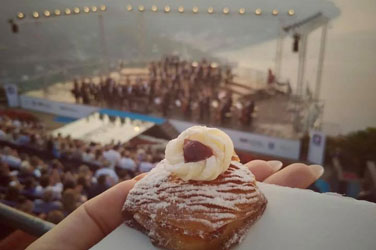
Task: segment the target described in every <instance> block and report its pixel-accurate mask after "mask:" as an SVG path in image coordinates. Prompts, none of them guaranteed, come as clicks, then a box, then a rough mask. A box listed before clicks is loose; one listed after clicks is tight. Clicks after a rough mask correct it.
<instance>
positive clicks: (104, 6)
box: [99, 4, 107, 11]
mask: <svg viewBox="0 0 376 250" xmlns="http://www.w3.org/2000/svg"><path fill="white" fill-rule="evenodd" d="M99 9H100V10H101V11H106V10H107V7H106V5H104V4H103V5H101V6H99Z"/></svg>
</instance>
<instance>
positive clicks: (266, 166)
mask: <svg viewBox="0 0 376 250" xmlns="http://www.w3.org/2000/svg"><path fill="white" fill-rule="evenodd" d="M245 165H246V166H247V167H248V168H249V170H251V172H252V173H253V174H254V176H255V177H256V180H257V181H263V180H265V179H266V178H267V177H269V176H270V175H272V174H274V173H275V172H277V171H278V170H280V169H281V167H282V165H283V164H282V162H280V161H263V160H253V161H250V162H248V163H246V164H245Z"/></svg>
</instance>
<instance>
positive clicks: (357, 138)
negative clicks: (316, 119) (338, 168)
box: [326, 127, 376, 176]
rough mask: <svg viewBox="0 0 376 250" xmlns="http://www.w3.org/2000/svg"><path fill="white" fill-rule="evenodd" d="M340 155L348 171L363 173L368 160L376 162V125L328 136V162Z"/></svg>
mask: <svg viewBox="0 0 376 250" xmlns="http://www.w3.org/2000/svg"><path fill="white" fill-rule="evenodd" d="M334 155H339V156H340V159H341V164H342V165H343V166H344V168H345V170H346V171H352V172H355V173H357V174H359V175H360V176H362V175H363V173H364V170H365V168H366V162H367V161H370V160H371V161H375V162H376V127H374V128H367V129H365V130H361V131H357V132H353V133H350V134H348V135H345V136H337V137H328V138H327V141H326V163H327V164H330V163H331V162H330V161H331V158H332V156H334Z"/></svg>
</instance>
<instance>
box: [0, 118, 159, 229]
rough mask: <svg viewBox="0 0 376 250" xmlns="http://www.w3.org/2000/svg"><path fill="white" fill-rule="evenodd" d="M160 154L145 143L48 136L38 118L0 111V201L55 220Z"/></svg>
mask: <svg viewBox="0 0 376 250" xmlns="http://www.w3.org/2000/svg"><path fill="white" fill-rule="evenodd" d="M29 149H33V151H31V152H40V154H37V155H38V156H39V157H38V156H37V155H34V154H30V151H29ZM161 154H163V152H162V151H161V150H155V149H153V148H152V147H150V146H149V145H148V144H141V145H137V146H134V145H131V143H127V144H122V145H120V144H119V145H117V144H116V145H115V144H108V145H101V144H98V143H94V142H85V141H81V140H76V139H72V138H70V137H69V136H67V137H63V136H61V135H57V136H56V137H53V136H51V135H49V134H48V133H47V131H46V130H45V128H44V126H43V125H41V124H39V123H38V122H24V121H22V120H17V122H14V121H13V120H12V119H10V118H9V117H7V116H1V115H0V201H1V202H2V203H4V204H7V205H10V206H12V207H15V208H18V209H20V210H22V211H25V212H27V213H30V214H34V215H36V216H39V217H40V218H43V219H46V220H49V221H51V222H54V223H57V222H59V221H61V219H62V218H63V217H64V216H66V215H68V214H69V213H71V212H72V211H73V210H74V209H76V208H77V207H78V206H79V205H80V204H81V203H83V202H85V201H86V200H87V199H91V198H93V197H95V196H96V195H98V194H100V193H102V192H103V191H105V190H107V189H108V188H109V187H111V186H112V185H115V184H116V183H118V182H120V181H123V180H127V179H130V178H133V177H134V176H135V175H137V174H139V173H141V172H145V171H148V170H150V169H151V168H152V167H153V166H154V163H155V162H157V161H159V160H160V155H161ZM46 155H50V157H44V156H46ZM51 157H55V158H52V159H51ZM70 161H74V162H76V163H78V165H72V164H71V163H70ZM79 164H81V165H79ZM88 165H89V166H91V167H89V166H88ZM75 166H76V167H75Z"/></svg>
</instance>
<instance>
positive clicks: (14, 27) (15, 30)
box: [8, 19, 19, 34]
mask: <svg viewBox="0 0 376 250" xmlns="http://www.w3.org/2000/svg"><path fill="white" fill-rule="evenodd" d="M8 23H9V24H10V29H11V31H12V33H14V34H17V33H18V31H19V28H18V25H17V24H16V23H15V22H14V21H13V19H9V20H8Z"/></svg>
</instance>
